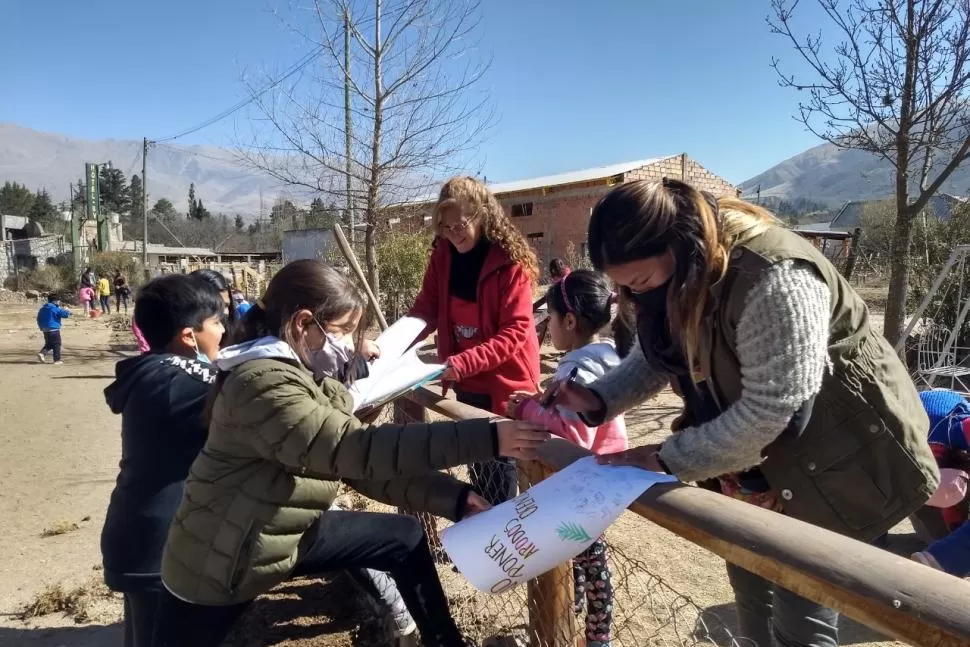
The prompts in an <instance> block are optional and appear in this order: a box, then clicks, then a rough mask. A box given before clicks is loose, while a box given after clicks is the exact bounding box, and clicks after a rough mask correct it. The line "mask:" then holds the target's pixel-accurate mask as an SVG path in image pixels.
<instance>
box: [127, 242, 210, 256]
mask: <svg viewBox="0 0 970 647" xmlns="http://www.w3.org/2000/svg"><path fill="white" fill-rule="evenodd" d="M121 250H122V251H125V252H140V251H141V241H140V240H125V241H122V243H121ZM148 253H149V254H160V255H162V256H216V255H217V254H216V253H215V252H214V251H212V250H211V249H207V248H205V247H169V246H168V245H158V244H156V243H148Z"/></svg>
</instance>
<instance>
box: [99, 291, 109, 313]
mask: <svg viewBox="0 0 970 647" xmlns="http://www.w3.org/2000/svg"><path fill="white" fill-rule="evenodd" d="M101 310H102V311H103V312H104V314H106V315H107V314H111V297H110V296H109V295H107V294H103V295H101Z"/></svg>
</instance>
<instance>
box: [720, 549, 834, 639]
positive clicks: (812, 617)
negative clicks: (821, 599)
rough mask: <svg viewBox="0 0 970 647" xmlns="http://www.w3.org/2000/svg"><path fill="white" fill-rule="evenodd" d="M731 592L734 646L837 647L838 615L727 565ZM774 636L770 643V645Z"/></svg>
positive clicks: (758, 577) (731, 565) (756, 576)
mask: <svg viewBox="0 0 970 647" xmlns="http://www.w3.org/2000/svg"><path fill="white" fill-rule="evenodd" d="M727 572H728V579H729V580H730V581H731V588H732V589H734V600H735V603H736V605H737V612H738V625H739V628H740V633H739V635H738V636H737V638H738V644H740V645H744V646H745V647H748V646H752V647H754V646H756V647H772V645H773V644H777V645H779V646H781V647H838V644H839V628H838V623H839V614H838V612H836V611H833V610H832V609H829V608H827V607H823V606H822V605H820V604H818V603H816V602H812V601H811V600H806V599H805V598H803V597H800V596H797V595H795V594H794V593H792V592H791V591H788V590H786V589H783V588H781V587H779V586H776V585H775V584H772V583H771V582H769V581H768V580H766V579H764V578H762V577H760V576H758V575H755V574H754V573H751V572H749V571H746V570H744V569H743V568H739V567H737V566H734V565H733V564H728V565H727ZM772 636H774V641H775V642H774V643H773V642H772Z"/></svg>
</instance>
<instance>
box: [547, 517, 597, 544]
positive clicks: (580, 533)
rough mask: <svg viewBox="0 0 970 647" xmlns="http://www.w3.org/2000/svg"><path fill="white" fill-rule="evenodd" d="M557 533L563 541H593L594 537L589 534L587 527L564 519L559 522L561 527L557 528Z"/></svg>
mask: <svg viewBox="0 0 970 647" xmlns="http://www.w3.org/2000/svg"><path fill="white" fill-rule="evenodd" d="M556 534H557V535H559V538H560V539H562V540H563V541H576V542H584V541H593V538H592V537H590V536H589V533H587V532H586V529H585V528H583V527H582V526H581V525H579V524H578V523H571V522H569V521H564V522H562V523H561V524H559V527H558V528H556Z"/></svg>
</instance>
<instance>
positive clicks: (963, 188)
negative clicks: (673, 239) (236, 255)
mask: <svg viewBox="0 0 970 647" xmlns="http://www.w3.org/2000/svg"><path fill="white" fill-rule="evenodd" d="M141 149H142V143H141V142H140V141H134V140H118V139H105V140H99V141H92V140H84V139H75V138H72V137H68V136H66V135H59V134H53V133H45V132H39V131H36V130H32V129H30V128H25V127H22V126H17V125H14V124H2V123H0V182H4V181H8V180H10V181H15V182H20V183H21V184H25V185H27V186H28V187H29V188H30V189H39V188H46V189H47V191H48V192H49V193H50V194H51V197H52V198H53V199H54V201H55V202H59V201H61V200H66V199H67V198H68V191H69V188H68V187H69V185H70V183H71V182H75V181H77V180H78V179H79V178H81V177H83V175H84V163H85V162H106V161H111V162H112V163H113V164H114V165H115V166H116V167H118V168H121V169H122V171H124V172H125V175H127V176H128V177H129V178H130V176H131V174H132V173H138V174H141ZM148 161H149V164H148V192H149V204H153V203H154V202H155V201H156V200H158V199H159V198H168V199H169V200H171V201H172V204H174V205H175V208H176V209H177V210H179V211H185V206H186V199H187V194H188V188H189V183H195V194H196V196H197V197H198V198H199V199H201V200H202V201H203V202H204V204H205V206H206V208H207V209H208V210H209V211H210V212H211V213H220V212H221V213H226V214H235V213H239V214H241V215H242V216H243V218H245V219H246V220H253V219H255V218H256V217H258V216H259V215H260V214H266V213H268V212H269V209H270V207H271V206H272V205H273V203H274V201H275V200H276V198H277V197H278V196H279V195H281V194H283V193H286V191H285V189H283V188H282V187H281V186H280V185H279V183H278V182H276V181H275V180H273V179H272V178H270V177H268V176H267V175H264V174H261V173H259V172H256V171H254V170H252V169H247V168H244V167H242V166H240V165H239V163H238V162H237V161H236V158H235V154H234V153H233V152H232V151H229V150H226V149H223V148H217V147H214V146H170V145H166V144H160V145H157V146H152V148H151V149H150V151H149V157H148ZM699 161H700V162H701V163H703V160H699ZM893 182H894V179H893V169H892V166H891V165H890V164H889V163H888V162H886V161H885V160H883V159H880V158H878V157H876V156H875V155H872V154H870V153H865V152H862V151H854V150H843V149H839V148H837V147H836V146H833V145H832V144H827V143H826V144H821V145H819V146H815V147H814V148H810V149H808V150H807V151H805V152H803V153H799V154H798V155H795V156H794V157H791V158H789V159H787V160H785V161H783V162H781V163H780V164H777V165H775V166H773V167H771V168H770V169H768V170H766V171H764V172H763V173H760V174H758V175H756V176H755V177H753V178H751V179H749V180H746V181H745V182H742V183H741V185H740V187H741V189H742V191H743V194H744V195H745V196H746V197H748V196H751V197H753V196H755V195H756V193H757V192H758V189H759V188H760V192H761V197H762V198H768V197H776V198H781V199H787V200H793V199H796V198H805V199H808V200H812V201H815V202H820V203H824V204H826V205H829V206H830V207H832V208H837V207H838V206H840V205H841V204H843V203H844V202H846V201H848V200H863V199H875V198H885V197H888V196H891V195H892V194H893ZM942 191H943V192H944V193H950V194H953V195H958V196H964V195H967V194H968V193H970V165H965V166H963V167H961V168H959V169H957V170H956V171H955V172H954V173H953V175H952V176H951V177H950V178H949V179H948V180H947V182H945V183H944V185H943V188H942ZM288 197H289V196H288Z"/></svg>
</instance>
